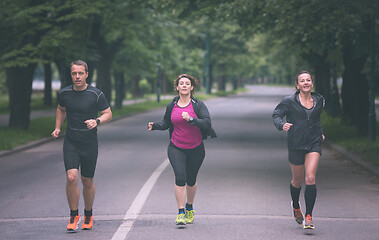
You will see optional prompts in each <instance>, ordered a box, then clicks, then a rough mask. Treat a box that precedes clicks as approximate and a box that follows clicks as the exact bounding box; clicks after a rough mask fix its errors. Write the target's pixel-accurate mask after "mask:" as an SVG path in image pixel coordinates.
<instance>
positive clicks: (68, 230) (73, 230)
mask: <svg viewBox="0 0 379 240" xmlns="http://www.w3.org/2000/svg"><path fill="white" fill-rule="evenodd" d="M81 220H82V219H81V218H79V220H78V222H77V223H76V228H75V229H72V228H67V232H76V231H77V230H78V229H79V223H80V221H81Z"/></svg>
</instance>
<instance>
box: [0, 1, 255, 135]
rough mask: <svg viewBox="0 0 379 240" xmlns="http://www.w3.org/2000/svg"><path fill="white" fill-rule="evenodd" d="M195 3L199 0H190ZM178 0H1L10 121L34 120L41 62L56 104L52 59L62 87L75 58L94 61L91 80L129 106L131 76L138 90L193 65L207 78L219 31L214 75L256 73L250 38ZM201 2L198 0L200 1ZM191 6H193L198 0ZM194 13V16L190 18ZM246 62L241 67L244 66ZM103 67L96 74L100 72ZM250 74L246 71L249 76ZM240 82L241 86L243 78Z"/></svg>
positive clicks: (168, 85) (166, 83)
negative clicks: (32, 102) (209, 52)
mask: <svg viewBox="0 0 379 240" xmlns="http://www.w3.org/2000/svg"><path fill="white" fill-rule="evenodd" d="M188 3H191V2H188ZM188 3H187V2H176V1H174V0H162V1H161V0H148V1H147V0H107V1H104V0H90V1H82V0H16V1H15V0H3V1H1V3H0V5H1V6H0V34H1V36H2V37H1V39H0V53H1V56H2V58H1V62H0V66H1V67H2V68H1V69H2V71H4V72H5V77H6V84H7V88H8V94H9V108H10V119H9V126H10V127H17V128H24V129H27V128H28V127H29V123H30V120H29V116H30V99H31V94H32V80H33V74H34V72H35V69H36V66H37V64H43V66H44V73H45V86H46V87H45V98H44V99H45V104H47V105H50V104H51V103H52V97H51V96H52V95H51V94H52V90H51V79H52V77H51V76H52V70H51V69H52V64H55V65H56V68H57V69H58V71H59V75H60V77H59V78H60V81H61V86H66V85H68V84H70V83H71V80H70V76H69V64H70V62H72V61H73V60H75V59H82V60H85V61H86V62H87V63H88V64H89V73H90V74H89V79H88V82H91V81H93V80H94V79H93V76H95V75H96V79H95V80H96V86H97V87H98V88H99V89H101V90H102V91H103V92H104V93H105V95H106V96H107V98H108V100H109V101H110V100H111V99H113V97H112V92H113V91H112V89H114V90H115V92H116V96H115V99H116V103H115V106H116V107H121V105H122V100H123V98H124V96H125V91H126V89H125V87H126V84H125V82H126V80H128V82H130V88H131V92H132V93H133V94H134V95H137V94H138V92H139V89H138V87H139V84H138V83H139V81H140V80H142V79H147V80H148V81H149V82H150V84H151V85H153V86H156V85H158V81H160V86H161V87H162V90H163V92H166V91H170V90H171V89H172V81H171V79H174V78H175V77H176V76H177V75H178V74H180V73H183V72H186V73H190V74H194V75H195V76H197V77H198V78H203V76H204V72H205V67H204V55H205V52H206V49H205V39H206V34H207V33H210V35H212V44H213V45H212V58H211V59H212V60H211V62H210V64H209V68H210V69H212V72H213V73H216V74H213V75H212V77H211V81H212V79H215V78H217V79H221V80H220V81H221V83H220V84H219V89H220V90H225V82H226V79H233V80H234V81H235V82H237V83H240V82H241V81H240V80H241V79H242V77H243V72H245V73H246V72H248V71H249V70H248V69H249V66H248V64H247V62H252V61H246V60H247V59H248V58H247V55H248V51H247V49H246V46H245V45H246V44H245V42H243V40H242V38H241V37H240V36H239V34H238V32H237V31H238V29H239V27H238V26H237V25H236V24H232V23H221V22H210V21H209V18H208V16H207V13H201V14H199V15H198V16H193V15H192V14H191V13H186V11H187V9H188V7H189V5H188ZM195 5H196V4H195ZM195 5H191V6H195ZM189 16H192V17H189ZM237 69H240V71H236V70H237ZM95 70H96V74H94V71H95ZM245 76H246V75H245ZM237 83H236V84H234V87H235V88H236V87H238V86H239V84H237Z"/></svg>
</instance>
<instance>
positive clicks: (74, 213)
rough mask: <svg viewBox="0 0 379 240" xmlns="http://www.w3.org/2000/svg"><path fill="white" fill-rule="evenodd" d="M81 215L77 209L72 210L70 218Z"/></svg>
mask: <svg viewBox="0 0 379 240" xmlns="http://www.w3.org/2000/svg"><path fill="white" fill-rule="evenodd" d="M78 215H79V210H78V209H76V210H70V216H73V217H74V216H78Z"/></svg>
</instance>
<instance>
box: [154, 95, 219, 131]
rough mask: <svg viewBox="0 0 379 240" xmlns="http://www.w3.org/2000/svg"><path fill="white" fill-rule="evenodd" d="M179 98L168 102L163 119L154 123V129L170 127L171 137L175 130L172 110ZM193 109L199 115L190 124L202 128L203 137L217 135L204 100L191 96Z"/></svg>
mask: <svg viewBox="0 0 379 240" xmlns="http://www.w3.org/2000/svg"><path fill="white" fill-rule="evenodd" d="M178 100H179V96H177V97H175V98H174V99H173V100H172V101H171V102H169V103H168V104H167V107H166V112H165V114H164V117H163V120H162V121H160V122H157V123H154V124H153V127H152V130H166V129H169V134H170V139H171V136H172V132H173V131H174V125H173V124H172V122H171V112H172V109H173V108H174V106H175V104H176V102H177V101H178ZM191 101H192V106H193V110H194V112H195V113H196V115H197V118H195V117H194V118H193V121H192V122H189V124H191V125H193V126H196V127H198V128H200V131H201V134H202V135H203V139H207V138H208V136H210V137H211V138H215V137H217V135H216V132H215V131H214V129H213V128H212V123H211V117H210V115H209V111H208V108H207V107H206V106H205V104H204V103H203V101H201V100H198V99H196V98H194V97H192V96H191Z"/></svg>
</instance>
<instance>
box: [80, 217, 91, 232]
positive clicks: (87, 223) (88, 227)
mask: <svg viewBox="0 0 379 240" xmlns="http://www.w3.org/2000/svg"><path fill="white" fill-rule="evenodd" d="M92 228H93V216H91V217H87V216H85V215H84V221H83V224H82V230H91V229H92Z"/></svg>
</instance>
